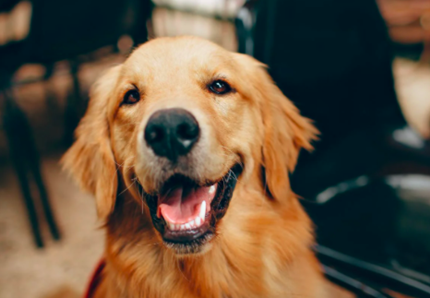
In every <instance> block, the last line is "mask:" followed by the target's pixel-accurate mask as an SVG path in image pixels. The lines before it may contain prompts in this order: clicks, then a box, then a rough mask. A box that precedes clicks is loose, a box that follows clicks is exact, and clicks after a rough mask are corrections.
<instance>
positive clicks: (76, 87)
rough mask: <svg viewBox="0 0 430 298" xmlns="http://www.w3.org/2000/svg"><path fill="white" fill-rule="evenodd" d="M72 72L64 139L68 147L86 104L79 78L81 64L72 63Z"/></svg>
mask: <svg viewBox="0 0 430 298" xmlns="http://www.w3.org/2000/svg"><path fill="white" fill-rule="evenodd" d="M70 71H71V74H72V79H73V86H72V91H71V93H70V94H69V95H68V96H67V102H66V110H65V115H64V122H65V123H64V126H65V127H64V130H65V132H64V138H65V143H66V146H70V145H71V144H72V143H73V133H74V131H75V129H76V127H77V126H78V123H79V120H80V117H81V111H82V110H83V104H84V102H83V99H82V96H81V86H80V82H79V78H78V73H79V63H78V62H77V61H70Z"/></svg>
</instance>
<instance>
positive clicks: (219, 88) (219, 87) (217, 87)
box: [209, 80, 231, 95]
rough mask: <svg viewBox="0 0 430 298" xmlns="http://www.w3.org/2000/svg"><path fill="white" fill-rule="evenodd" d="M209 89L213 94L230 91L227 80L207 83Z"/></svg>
mask: <svg viewBox="0 0 430 298" xmlns="http://www.w3.org/2000/svg"><path fill="white" fill-rule="evenodd" d="M209 90H210V91H211V92H213V93H215V94H219V95H222V94H226V93H228V92H230V91H231V87H230V85H229V84H227V82H224V81H222V80H216V81H214V82H213V83H211V84H210V85H209Z"/></svg>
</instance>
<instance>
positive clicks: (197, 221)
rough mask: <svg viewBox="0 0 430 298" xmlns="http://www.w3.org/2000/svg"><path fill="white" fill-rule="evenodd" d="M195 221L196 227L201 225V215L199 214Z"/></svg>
mask: <svg viewBox="0 0 430 298" xmlns="http://www.w3.org/2000/svg"><path fill="white" fill-rule="evenodd" d="M194 221H195V223H196V227H200V226H201V225H202V219H201V218H200V216H197V217H196V219H195V220H194Z"/></svg>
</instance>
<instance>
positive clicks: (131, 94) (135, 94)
mask: <svg viewBox="0 0 430 298" xmlns="http://www.w3.org/2000/svg"><path fill="white" fill-rule="evenodd" d="M139 100H140V94H139V91H137V90H129V91H127V93H126V94H125V95H124V99H123V101H122V103H123V104H127V105H132V104H135V103H137V102H138V101H139Z"/></svg>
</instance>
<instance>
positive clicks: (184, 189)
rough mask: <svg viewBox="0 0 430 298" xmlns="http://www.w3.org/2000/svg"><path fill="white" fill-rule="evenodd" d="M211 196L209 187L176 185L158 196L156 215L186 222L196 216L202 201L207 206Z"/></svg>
mask: <svg viewBox="0 0 430 298" xmlns="http://www.w3.org/2000/svg"><path fill="white" fill-rule="evenodd" d="M212 198H213V195H210V194H209V187H198V188H194V187H189V186H183V185H177V186H174V187H173V188H170V189H168V190H167V191H166V192H164V193H162V194H161V195H159V196H158V210H157V215H158V216H160V215H162V216H163V218H164V219H166V220H168V221H169V222H171V223H176V224H181V223H186V222H189V221H190V220H193V219H194V218H195V217H196V216H198V214H199V211H200V205H201V203H202V202H203V201H206V206H209V204H210V202H211V200H212Z"/></svg>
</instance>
